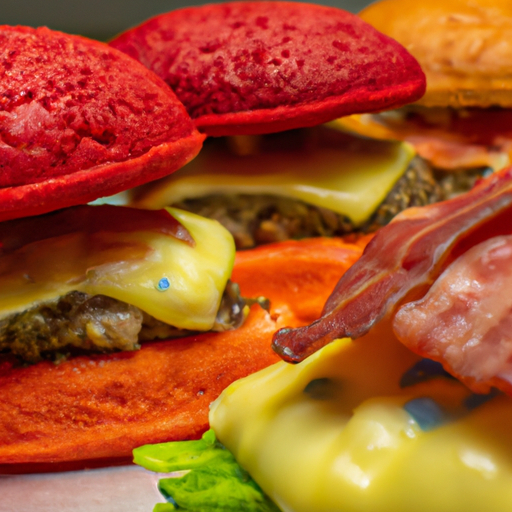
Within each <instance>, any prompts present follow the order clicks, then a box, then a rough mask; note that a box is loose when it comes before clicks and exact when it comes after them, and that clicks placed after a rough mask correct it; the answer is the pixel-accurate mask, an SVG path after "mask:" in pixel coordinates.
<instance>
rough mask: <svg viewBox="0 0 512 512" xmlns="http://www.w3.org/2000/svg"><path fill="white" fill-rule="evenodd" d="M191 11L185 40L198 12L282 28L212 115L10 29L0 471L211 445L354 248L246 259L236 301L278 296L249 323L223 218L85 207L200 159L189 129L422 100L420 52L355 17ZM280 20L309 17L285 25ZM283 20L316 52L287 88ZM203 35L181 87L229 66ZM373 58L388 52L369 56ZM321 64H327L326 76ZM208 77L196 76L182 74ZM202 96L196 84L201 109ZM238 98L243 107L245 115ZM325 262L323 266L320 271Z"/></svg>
mask: <svg viewBox="0 0 512 512" xmlns="http://www.w3.org/2000/svg"><path fill="white" fill-rule="evenodd" d="M271 6H272V8H270V7H271ZM262 8H263V9H265V11H264V13H266V14H265V15H263V13H262V12H261V11H260V9H262ZM232 9H233V10H232ZM237 9H238V10H237ZM184 12H185V15H181V16H182V18H181V23H180V24H179V26H180V27H182V28H185V29H187V27H188V30H190V31H191V30H192V29H194V30H196V32H197V31H198V30H197V29H198V25H197V23H198V18H197V17H199V19H201V18H202V19H203V27H210V21H212V23H213V20H215V19H216V20H217V22H218V23H220V24H221V25H224V26H226V27H229V26H231V27H235V28H236V27H237V26H238V24H239V23H242V25H240V26H243V24H244V23H250V24H252V25H253V26H254V27H259V28H260V29H261V30H266V29H264V28H261V26H266V25H267V24H268V26H269V27H273V28H272V31H273V32H272V34H273V36H272V38H271V39H270V40H266V39H262V40H261V41H258V43H257V45H258V48H259V53H258V51H256V50H253V51H252V52H251V53H250V58H249V57H247V55H245V54H244V55H245V57H244V56H242V57H243V58H241V60H240V59H237V57H236V56H235V55H230V54H229V52H227V53H226V55H225V57H224V59H225V62H226V63H227V64H228V67H229V66H231V64H230V60H229V59H231V61H232V63H236V66H235V68H236V69H238V70H239V72H240V73H241V74H240V76H239V77H238V78H237V79H236V80H235V82H236V83H240V84H241V86H240V89H239V90H238V91H236V88H235V87H234V85H233V87H225V84H224V83H222V82H221V81H219V82H215V81H212V85H211V87H210V90H209V92H208V91H207V89H205V88H204V85H203V79H202V78H201V87H200V88H201V90H202V92H203V93H206V95H205V96H204V97H201V98H200V103H202V102H206V99H207V98H208V97H212V98H216V97H217V98H218V97H222V98H224V99H223V100H222V101H221V103H222V108H220V109H219V108H217V107H215V108H214V107H213V106H212V105H211V104H208V105H206V106H205V109H206V110H207V111H208V113H207V114H205V115H204V116H203V115H202V114H201V112H202V110H201V108H199V107H198V108H199V112H200V114H198V115H195V114H194V116H193V117H192V120H191V117H189V115H188V114H187V112H186V110H185V108H184V107H183V106H182V104H181V103H180V102H179V101H178V100H177V99H176V97H175V96H174V94H173V93H172V91H171V90H170V89H169V87H168V86H167V85H165V83H164V82H162V81H161V80H160V79H159V78H158V77H156V76H155V75H154V74H153V73H152V72H151V71H150V70H148V69H147V68H145V67H143V66H142V65H140V64H138V63H137V62H135V61H134V60H133V59H132V58H131V57H129V56H126V55H124V54H123V53H121V52H119V51H118V50H116V49H114V48H112V47H108V46H106V45H103V44H100V43H96V42H91V41H88V40H84V39H82V38H78V37H74V36H68V35H65V34H61V33H55V32H52V31H49V30H47V29H29V28H22V27H21V28H20V27H15V28H13V27H4V28H3V29H2V34H3V35H2V38H3V43H2V48H3V50H2V52H3V61H2V62H3V67H4V68H3V69H4V74H3V78H2V82H1V84H2V87H4V92H3V93H2V94H3V96H2V97H3V98H4V99H3V104H4V110H3V111H2V116H1V117H0V120H1V123H2V124H1V125H0V126H1V130H2V131H1V133H2V144H3V146H2V150H3V151H4V153H3V155H4V156H3V157H2V158H3V166H4V169H6V171H5V177H4V185H5V188H3V189H2V191H1V192H0V195H2V199H3V200H2V208H3V210H2V211H3V214H2V215H3V217H2V218H3V220H4V222H3V223H2V224H0V232H1V233H0V235H1V242H2V253H3V254H2V260H1V262H0V265H1V269H2V272H1V273H0V275H1V279H3V283H4V286H3V287H2V289H3V294H4V295H3V297H2V298H1V301H0V302H1V303H2V304H3V306H4V308H5V309H4V310H3V312H2V317H1V322H0V331H1V334H0V338H1V347H2V350H3V351H4V354H3V359H2V373H1V377H0V386H1V387H2V395H3V396H4V399H3V400H2V404H1V406H0V431H1V432H2V434H1V435H0V437H1V439H2V443H0V464H2V465H3V468H4V471H5V470H6V468H7V470H13V471H22V470H26V469H27V467H28V468H29V469H30V470H31V471H34V470H35V469H47V468H48V467H49V466H51V469H55V468H56V467H59V468H62V467H63V466H62V465H61V466H55V464H64V463H69V462H73V463H78V462H80V463H81V464H84V463H85V464H86V465H87V464H90V463H92V461H93V460H94V461H98V460H99V461H100V462H101V463H105V462H112V461H113V460H115V459H122V460H125V459H126V457H128V456H129V455H130V454H131V450H132V448H133V447H134V446H137V445H140V444H143V443H144V442H158V441H162V440H175V439H187V438H194V437H198V436H199V435H200V434H201V433H202V432H203V431H204V430H205V429H206V427H207V410H208V404H209V403H210V402H211V401H212V400H213V399H215V398H216V397H217V396H218V394H219V393H220V392H221V391H222V389H224V388H225V387H226V386H227V385H228V384H229V383H231V382H232V381H233V380H236V379H238V378H240V377H242V376H245V375H247V374H249V373H252V372H254V371H256V370H258V369H260V368H263V367H265V366H268V365H269V364H270V363H272V362H274V361H275V360H276V356H275V355H274V354H273V353H272V352H271V350H270V340H271V334H272V332H273V331H275V330H276V329H277V328H279V327H283V326H284V325H293V326H299V325H303V324H305V323H307V322H310V321H311V320H312V319H313V318H314V317H315V316H317V315H318V314H319V313H320V311H319V309H318V299H316V298H315V299H313V300H303V297H302V293H304V294H307V293H308V290H311V291H312V292H313V296H323V295H322V294H323V292H324V291H325V290H329V289H331V287H332V286H333V284H334V283H333V281H332V277H333V276H335V275H337V274H339V273H342V272H343V270H344V268H345V267H346V266H347V264H348V262H352V261H353V260H354V259H355V257H357V256H355V255H358V254H359V252H360V246H358V245H349V246H345V245H344V244H343V243H341V242H340V241H339V240H333V241H330V242H329V241H326V240H323V239H322V240H319V241H317V242H309V241H305V242H303V243H300V244H298V245H296V244H294V243H289V245H287V246H279V247H277V248H273V247H272V246H271V247H269V248H268V249H265V250H263V251H256V252H255V253H254V254H252V253H251V254H248V255H247V256H246V259H245V260H243V259H242V261H241V260H240V258H239V259H238V261H239V263H238V267H237V269H235V271H234V277H235V280H239V281H240V282H241V288H242V290H241V291H242V295H245V294H246V293H250V294H251V295H249V296H254V297H256V298H257V297H259V296H260V295H263V296H265V297H266V298H268V299H270V300H271V302H272V306H271V307H270V310H269V311H268V312H267V311H264V310H263V309H261V308H260V309H258V306H257V305H255V306H254V308H252V310H251V313H250V314H249V306H250V304H251V302H254V301H248V302H247V301H246V300H245V299H241V298H240V295H239V293H238V291H237V288H236V286H234V285H231V284H230V283H229V282H228V280H229V277H230V274H231V270H232V266H233V261H234V258H235V252H234V244H233V241H232V238H231V236H230V235H229V234H228V233H227V232H226V231H225V230H224V228H222V227H221V226H220V225H219V224H218V223H216V222H214V221H209V220H205V219H203V218H200V217H198V216H197V215H195V214H191V213H187V212H183V211H180V210H176V209H167V210H156V211H145V210H141V209H131V208H119V207H114V206H111V205H102V206H90V205H88V206H86V205H83V204H82V203H86V202H89V201H92V200H94V199H96V198H97V197H99V196H101V195H108V194H115V193H117V192H120V191H122V190H124V189H126V188H129V187H131V186H136V185H140V184H142V183H143V182H144V181H148V180H151V179H154V178H157V177H160V176H162V175H164V174H168V173H170V172H173V171H174V170H176V169H177V168H178V167H179V166H181V165H182V164H184V163H185V162H187V161H189V160H190V159H192V158H193V157H194V156H195V155H196V153H197V152H198V151H199V149H200V147H201V143H202V141H203V139H204V135H201V134H200V133H199V132H198V131H197V129H196V127H198V128H200V129H202V130H204V131H205V132H206V134H221V132H223V130H225V129H229V130H233V131H234V132H235V133H238V134H242V135H246V134H250V133H261V132H264V131H279V130H283V129H291V128H298V127H300V126H306V127H308V126H312V125H315V124H317V123H320V122H323V121H326V120H328V119H332V118H333V117H337V116H340V115H342V114H345V113H352V112H357V111H361V110H376V109H380V108H386V107H388V106H389V107H392V106H393V107H394V106H398V105H400V104H402V103H406V102H408V101H410V100H412V99H415V98H417V97H418V96H419V95H420V94H421V93H422V92H423V88H424V77H423V74H422V73H421V70H420V69H419V67H418V65H417V64H416V62H415V61H414V59H412V58H411V57H410V56H409V55H408V54H407V52H405V51H404V50H403V48H402V47H400V46H399V45H397V44H396V43H394V42H393V41H391V40H390V39H388V38H386V37H384V36H381V35H380V34H379V33H378V32H376V31H375V30H374V29H372V28H371V27H369V26H368V25H366V24H364V23H362V22H360V20H358V19H357V18H355V17H353V16H351V15H348V14H347V13H344V12H343V11H338V10H335V9H334V10H332V9H326V8H317V7H313V6H308V5H303V4H282V5H281V4H277V3H272V4H264V3H263V4H260V3H256V4H252V3H243V4H229V7H228V6H225V5H221V4H219V5H218V6H216V7H213V13H212V12H211V8H210V7H204V8H198V9H197V11H196V10H194V11H193V12H188V11H187V10H186V11H184ZM251 13H252V14H251ZM250 14H251V15H250ZM313 15H314V16H313ZM285 18H286V19H287V20H288V22H289V23H296V24H295V25H286V24H285V25H286V26H284V25H283V24H282V21H281V20H282V19H285ZM277 19H278V20H279V21H276V20H277ZM204 20H207V22H208V24H207V25H205V24H204V23H205V21H204ZM301 20H308V21H307V22H306V23H304V22H303V21H301ZM322 23H323V25H322ZM329 23H330V24H329ZM318 24H320V25H319V26H329V27H330V31H331V33H330V35H328V36H327V35H326V34H324V35H320V36H319V35H318V33H317V30H316V29H315V28H314V27H315V26H317V25H318ZM254 27H253V28H254ZM276 27H277V28H279V30H284V31H285V32H286V33H287V31H290V32H291V33H292V36H293V37H292V36H289V37H291V40H293V41H294V45H293V47H292V45H289V44H288V43H289V41H285V42H284V43H283V44H286V45H287V47H286V48H284V49H283V50H282V51H281V53H282V52H285V53H286V50H289V51H290V52H291V51H292V50H293V49H294V48H296V47H297V46H298V47H299V48H300V54H298V56H302V57H303V58H302V57H301V58H298V57H297V58H295V57H294V60H293V63H292V67H294V68H295V69H296V74H295V75H293V74H292V73H289V74H287V75H286V76H290V77H291V78H293V80H291V82H290V83H289V84H287V83H286V81H283V80H284V79H283V77H280V78H279V80H278V82H277V84H275V86H273V87H269V83H271V78H275V77H276V75H277V74H276V73H270V72H269V69H268V67H267V66H265V65H261V59H260V57H261V55H263V54H265V52H267V51H270V48H272V47H273V44H271V43H272V41H274V40H275V38H276V37H278V31H277V28H276ZM208 30H210V29H208ZM199 34H200V35H202V36H203V43H201V45H200V46H197V45H195V44H192V43H193V41H191V40H190V38H189V37H188V36H187V37H185V38H184V39H182V40H181V43H180V44H181V48H182V50H183V53H184V54H185V55H186V59H185V60H184V61H183V62H182V63H181V64H180V65H179V66H180V67H179V69H178V72H177V75H176V76H178V75H179V76H182V79H183V83H184V84H193V83H197V81H198V80H199V79H200V77H201V76H203V77H204V76H210V75H212V76H215V74H212V73H213V72H212V68H211V67H206V68H205V63H204V62H203V60H201V59H202V57H201V56H205V55H206V56H208V55H210V56H211V55H212V54H214V55H215V59H216V60H215V62H216V66H217V67H218V64H219V60H218V58H217V57H218V55H216V54H215V52H214V51H210V49H213V48H214V47H215V44H214V43H215V38H216V37H217V36H218V32H216V31H212V32H211V33H210V34H209V36H208V32H207V31H206V29H204V30H203V29H199ZM212 34H213V35H212ZM243 35H244V38H243V40H244V41H248V33H247V32H246V31H244V32H243ZM155 37H156V36H155ZM280 37H281V39H283V38H284V39H286V38H287V37H288V36H283V35H282V34H281V36H280ZM294 38H297V39H294ZM299 43H300V44H299ZM204 45H206V46H204ZM208 45H210V46H208ZM307 45H309V49H310V50H311V51H309V50H307V48H308V46H307ZM344 45H345V46H344ZM247 46H248V47H250V44H247ZM331 47H332V48H334V49H335V51H336V52H339V54H338V53H336V54H335V55H334V56H333V59H328V58H326V59H325V60H322V59H320V56H324V57H326V56H327V57H330V56H331V55H330V54H331V52H332V51H333V50H331ZM376 47H378V48H379V52H380V56H379V58H378V59H376V58H374V57H372V58H371V59H370V60H369V57H368V55H371V54H372V52H370V53H368V52H369V49H370V48H376ZM235 48H236V49H237V51H238V49H239V48H240V47H239V45H238V43H237V44H236V45H232V46H231V51H234V49H235ZM349 54H350V59H349ZM194 55H195V57H194ZM258 55H259V56H258ZM356 56H358V57H357V59H356V60H355V61H353V60H352V59H354V58H355V57H356ZM248 58H249V64H247V66H246V67H245V68H244V67H243V66H242V65H241V63H243V62H245V61H247V59H248ZM282 58H284V56H283V55H282ZM316 61H318V62H322V63H323V64H322V66H321V67H320V68H319V71H320V72H321V74H316V75H315V74H314V73H313V69H316V67H315V65H316V64H315V63H316ZM338 61H339V62H338ZM258 62H259V63H260V68H258V66H257V64H258ZM262 62H263V63H265V61H262ZM354 62H358V65H357V67H356V66H355V64H354ZM347 63H348V64H350V65H348V64H347ZM267 64H268V63H267ZM195 65H197V67H198V68H199V69H200V70H203V71H202V73H203V74H202V75H201V74H199V75H197V76H196V77H195V78H194V77H192V75H185V68H186V67H187V66H189V67H193V66H195ZM233 65H234V64H233ZM270 65H271V67H272V69H274V68H275V66H278V63H276V62H274V63H271V64H270ZM279 65H280V64H279ZM347 66H348V68H347ZM221 67H222V66H221ZM258 69H259V71H258ZM347 70H348V71H350V73H348V71H347ZM249 71H250V73H253V74H254V73H255V74H256V75H257V76H259V79H260V82H261V84H263V85H262V87H261V88H260V89H258V88H256V89H254V90H252V93H251V94H250V95H248V89H247V87H249V86H250V87H252V86H253V85H254V83H257V80H256V75H254V76H253V75H251V76H250V77H247V76H246V75H245V74H246V73H249ZM347 73H348V74H347ZM283 76H285V75H283ZM244 77H245V79H246V82H245V83H246V86H244V85H243V84H244V81H243V80H244ZM319 78H321V80H320V79H319ZM377 78H378V79H377ZM222 91H224V92H226V91H227V92H226V94H227V93H228V92H230V91H231V92H232V91H235V92H236V94H235V95H234V97H230V96H229V94H227V96H226V97H225V96H223V94H224V92H223V93H222V94H221V92H222ZM269 91H270V92H271V94H270V96H269ZM315 91H316V92H315ZM318 91H322V94H320V95H319V94H318ZM197 94H198V92H197V89H196V90H194V89H193V88H192V89H191V90H190V91H189V94H188V96H189V97H191V98H194V97H196V96H197ZM186 96H187V95H185V97H186ZM185 97H184V98H183V99H181V101H185ZM244 97H247V98H250V101H249V103H247V104H243V105H242V106H240V101H239V100H240V98H244ZM226 98H227V99H226ZM237 98H238V99H237ZM271 100H272V101H271ZM237 102H238V103H237ZM214 103H215V102H214ZM187 108H188V109H189V111H190V110H191V109H190V107H187ZM208 109H211V110H212V112H209V110H208ZM203 110H204V109H203ZM216 119H217V121H215V120H216ZM226 127H227V128H226ZM63 208H65V209H63ZM57 255H58V256H57ZM283 258H287V260H286V264H285V265H284V266H283V261H285V260H284V259H283ZM315 259H319V261H320V262H321V263H322V265H323V266H322V267H321V268H320V267H318V268H314V267H312V263H311V262H312V260H315ZM243 261H245V262H249V263H247V265H248V266H244V263H243ZM290 264H291V265H290ZM244 268H245V271H244ZM328 268H331V269H333V270H331V271H329V272H326V269H328ZM247 269H249V270H247ZM277 269H281V272H280V273H279V274H278V275H279V277H274V278H272V277H271V274H272V271H273V270H277ZM244 272H245V273H244ZM237 273H239V274H240V273H241V274H242V276H244V277H242V278H241V279H238V278H237V277H236V275H237ZM259 276H265V279H263V278H262V279H261V280H260V279H259ZM299 284H300V286H299ZM247 290H252V291H250V292H247ZM252 292H254V293H255V295H252ZM256 302H262V301H258V300H257V299H256ZM243 320H245V323H244V324H243V325H242V326H240V324H241V323H242V321H243ZM233 327H238V329H237V330H233V329H232V328H233ZM204 331H208V332H207V333H205V334H198V333H200V332H204ZM212 331H213V332H212ZM183 335H185V336H186V337H185V338H182V336H183ZM169 338H172V339H169ZM153 339H156V340H161V341H154V342H151V341H150V340H153ZM141 342H144V344H143V345H142V347H141V348H140V350H136V349H139V346H140V344H141ZM91 350H92V352H91ZM113 350H115V351H114V352H112V351H113ZM119 350H120V351H119ZM20 358H24V359H25V360H26V361H28V362H29V363H33V364H31V365H25V364H24V363H23V364H22V363H20ZM56 363H58V364H56ZM84 461H85V462H84Z"/></svg>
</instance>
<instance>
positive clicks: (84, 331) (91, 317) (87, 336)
mask: <svg viewBox="0 0 512 512" xmlns="http://www.w3.org/2000/svg"><path fill="white" fill-rule="evenodd" d="M246 302H251V301H245V300H244V299H243V298H242V297H241V296H240V290H239V288H238V285H236V284H235V283H231V282H229V283H228V285H227V286H226V290H225V291H224V295H223V298H222V301H221V306H220V308H219V312H218V314H217V319H216V322H215V324H214V326H213V328H212V330H214V331H225V330H227V329H233V328H236V327H238V326H239V325H240V324H241V323H242V322H243V320H244V306H245V304H246ZM189 334H192V332H191V331H187V330H184V329H179V328H177V327H173V326H171V325H167V324H165V323H163V322H161V321H160V320H157V319H156V318H154V317H152V316H150V315H148V314H147V313H145V312H143V311H142V310H140V309H139V308H137V307H135V306H132V305H130V304H126V303H125V302H122V301H119V300H116V299H113V298H111V297H107V296H105V295H88V294H86V293H83V292H79V291H73V292H70V293H68V294H66V295H64V296H62V297H59V298H57V299H55V300H54V301H50V302H44V303H41V304H38V305H36V306H34V307H32V308H30V309H27V310H26V311H23V312H21V313H16V314H13V315H10V316H7V317H5V318H3V319H2V320H1V321H0V351H1V352H10V353H12V354H14V355H16V356H17V357H18V358H20V359H22V360H24V361H27V362H30V363H35V362H37V361H40V360H42V359H52V360H59V359H62V358H65V357H66V356H67V355H68V353H69V351H70V350H71V351H79V352H84V351H92V352H112V351H114V350H136V349H138V348H140V344H139V343H140V342H141V341H148V340H154V339H164V338H165V339H168V338H177V337H183V336H186V335H189Z"/></svg>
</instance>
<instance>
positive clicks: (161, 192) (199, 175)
mask: <svg viewBox="0 0 512 512" xmlns="http://www.w3.org/2000/svg"><path fill="white" fill-rule="evenodd" d="M339 137H341V138H342V140H340V141H339V142H338V141H335V142H334V143H333V142H332V141H325V142H324V141H321V143H320V144H317V145H315V146H314V147H313V148H311V147H305V146H304V145H303V146H302V147H300V146H296V147H293V148H291V149H285V148H281V149H275V150H273V151H262V152H256V153H255V154H250V155H246V156H242V155H237V154H233V153H231V152H229V151H228V150H226V149H225V148H223V147H221V145H220V144H211V145H210V146H205V148H203V150H202V151H201V153H200V154H199V156H198V157H196V158H195V159H194V160H193V161H192V162H190V163H189V164H187V165H186V166H185V167H183V168H182V169H180V170H179V171H178V172H175V173H173V174H172V175H171V176H169V177H168V178H165V179H164V180H160V181H159V182H158V185H157V186H156V187H152V188H150V190H149V191H148V192H147V193H146V194H145V195H144V196H143V197H142V198H140V199H139V201H138V202H137V206H141V207H143V208H148V209H151V208H156V209H158V208H162V207H164V206H167V205H172V204H175V203H177V202H179V201H182V200H184V199H193V198H198V197H204V196H208V195H214V194H269V195H274V196H283V197H288V198H294V199H298V200H301V201H304V202H305V203H308V204H311V205H314V206H318V207H323V208H327V209H329V210H332V211H334V212H336V213H338V214H341V215H345V216H347V217H348V218H350V219H351V220H352V222H353V223H354V224H356V225H360V224H362V223H363V222H365V221H366V220H367V219H368V218H369V217H370V215H371V214H372V213H373V212H374V211H375V210H376V209H377V207H378V205H379V204H380V203H381V202H382V201H383V200H384V199H385V198H386V196H387V195H388V193H389V192H390V191H391V189H392V188H393V186H394V184H395V183H396V182H397V180H398V179H399V178H400V177H401V176H402V174H404V172H405V171H406V169H407V167H408V166H409V164H410V162H411V160H412V158H413V157H414V155H415V153H414V150H413V148H412V146H410V145H409V144H406V143H402V142H389V141H369V140H365V139H360V138H355V137H349V136H347V135H343V136H342V135H339Z"/></svg>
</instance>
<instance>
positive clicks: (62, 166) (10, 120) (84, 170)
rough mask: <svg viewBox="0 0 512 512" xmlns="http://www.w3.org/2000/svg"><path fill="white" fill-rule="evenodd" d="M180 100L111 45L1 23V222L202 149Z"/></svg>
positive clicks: (108, 190)
mask: <svg viewBox="0 0 512 512" xmlns="http://www.w3.org/2000/svg"><path fill="white" fill-rule="evenodd" d="M202 140H203V136H202V135H201V134H199V133H198V132H197V131H196V129H195V127H194V125H193V123H192V122H191V120H190V117H189V116H188V115H187V113H186V111H185V109H184V108H183V105H182V104H181V103H180V102H179V100H178V99H177V98H176V97H175V95H174V94H173V92H172V91H171V90H170V89H169V88H168V87H167V86H166V85H165V83H164V82H162V81H161V80H160V79H159V78H158V77H157V76H155V75H154V74H153V73H151V72H150V71H148V70H147V69H146V68H144V67H143V66H141V65H140V64H139V63H137V62H135V61H133V59H130V58H128V57H127V56H126V55H124V54H122V53H121V52H118V51H116V50H114V49H113V48H110V47H109V46H107V45H105V44H102V43H98V42H95V41H90V40H87V39H84V38H81V37H77V36H70V35H67V34H62V33H60V32H54V31H51V30H49V29H47V28H39V29H33V28H28V27H9V26H2V27H0V220H6V219H9V218H15V217H22V216H26V215H35V214H39V213H43V212H47V211H50V210H55V209H58V208H62V207H65V206H71V205H75V204H80V203H84V202H88V201H91V200H94V199H96V198H98V197H102V196H106V195H110V194H114V193H117V192H121V191H122V190H125V189H127V188H129V187H132V186H135V185H139V184H141V183H145V182H147V181H151V180H153V179H156V178H159V177H161V176H164V175H166V174H169V173H171V172H173V171H174V170H176V169H178V168H179V167H181V166H183V165H184V164H185V163H187V162H188V161H189V160H191V159H192V158H193V157H194V156H195V155H196V154H197V153H198V152H199V150H200V148H201V144H202Z"/></svg>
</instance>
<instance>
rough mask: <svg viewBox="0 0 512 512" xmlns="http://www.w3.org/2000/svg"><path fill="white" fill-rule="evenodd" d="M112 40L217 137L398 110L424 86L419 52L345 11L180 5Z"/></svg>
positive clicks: (235, 4) (282, 5)
mask: <svg viewBox="0 0 512 512" xmlns="http://www.w3.org/2000/svg"><path fill="white" fill-rule="evenodd" d="M111 45H112V46H114V47H115V48H118V49H120V50H122V51H124V52H126V53H127V54H128V55H130V56H132V57H134V58H136V59H137V60H139V61H140V62H142V63H143V64H144V65H146V66H147V67H148V68H150V69H151V70H153V71H154V72H155V73H156V74H157V75H158V76H160V77H161V78H163V79H164V80H165V81H166V82H167V83H168V84H169V85H170V86H171V87H172V88H173V90H174V92H175V93H176V95H177V96H178V98H179V99H180V100H181V101H182V102H183V104H184V105H185V107H186V108H187V110H188V112H189V114H190V115H191V117H192V118H193V119H194V120H195V122H196V125H197V126H198V128H199V129H200V130H202V131H204V132H205V133H207V134H209V135H237V134H256V133H269V132H276V131H281V130H287V129H292V128H299V127H305V126H314V125H317V124H320V123H322V122H326V121H329V120H332V119H335V118H336V117H340V116H343V115H348V114H354V113H357V112H375V111H379V110H384V109H388V108H395V107H398V106H401V105H404V104H405V103H410V102H412V101H415V100H417V99H418V98H419V97H421V95H422V94H423V93H424V89H425V83H424V79H425V77H424V74H423V72H422V71H421V69H420V67H419V65H418V63H417V62H416V60H415V59H414V58H413V57H412V56H411V55H410V54H409V53H407V52H406V51H405V50H404V48H403V47H402V46H400V45H398V44H397V43H396V42H395V41H393V40H392V39H390V38H388V37H386V36H384V35H383V34H380V33H379V32H377V31H376V30H374V29H373V28H372V27H371V26H370V25H368V24H366V23H364V22H362V21H361V20H360V19H359V18H358V17H357V16H354V15H353V14H350V13H348V12H345V11H343V10H341V9H335V8H332V7H324V6H320V5H312V4H304V3H296V2H264V1H263V2H230V3H225V4H213V5H204V6H202V7H192V8H188V9H180V10H177V11H173V12H170V13H168V14H162V15H160V16H157V17H155V18H153V19H151V20H149V21H147V22H146V23H143V24H142V25H140V26H138V27H136V28H134V29H132V30H129V31H128V32H125V33H124V34H122V35H120V36H119V37H118V38H116V39H115V40H114V41H112V42H111Z"/></svg>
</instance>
